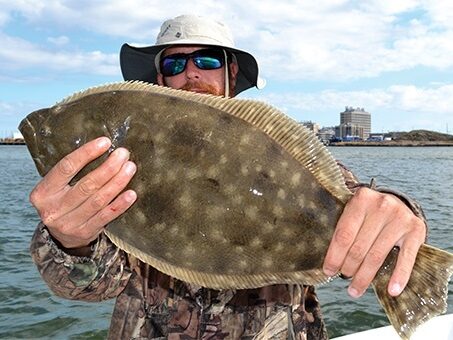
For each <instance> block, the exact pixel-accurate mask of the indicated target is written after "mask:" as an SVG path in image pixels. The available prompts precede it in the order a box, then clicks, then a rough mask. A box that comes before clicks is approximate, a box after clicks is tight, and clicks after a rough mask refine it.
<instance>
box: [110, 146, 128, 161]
mask: <svg viewBox="0 0 453 340" xmlns="http://www.w3.org/2000/svg"><path fill="white" fill-rule="evenodd" d="M112 155H113V156H114V157H118V158H120V159H128V158H129V151H128V150H126V149H124V148H119V149H116V150H115V151H113V152H112Z"/></svg>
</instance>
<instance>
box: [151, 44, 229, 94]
mask: <svg viewBox="0 0 453 340" xmlns="http://www.w3.org/2000/svg"><path fill="white" fill-rule="evenodd" d="M204 48H206V47H202V46H173V47H169V48H167V49H166V50H165V51H164V52H163V53H162V56H161V59H162V58H163V57H165V56H168V55H171V54H176V53H185V54H189V53H192V52H194V51H198V50H201V49H204ZM225 67H226V66H225V65H224V66H222V67H221V68H218V69H214V70H201V69H199V68H198V67H197V66H196V65H195V64H194V62H193V60H192V59H189V60H188V61H187V65H186V68H185V69H184V71H183V72H181V73H179V74H177V75H174V76H168V77H164V76H163V75H162V74H161V73H159V74H158V75H157V83H158V84H159V85H162V86H168V87H171V88H174V89H182V90H187V91H192V92H198V93H206V94H213V95H217V96H221V95H224V93H225ZM231 68H232V70H231V71H232V72H231V73H232V74H234V76H230V83H231V84H230V86H233V85H234V80H235V76H236V73H237V65H236V64H232V66H231ZM234 70H236V71H234ZM231 80H232V82H231Z"/></svg>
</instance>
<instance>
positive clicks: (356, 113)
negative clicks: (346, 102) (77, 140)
mask: <svg viewBox="0 0 453 340" xmlns="http://www.w3.org/2000/svg"><path fill="white" fill-rule="evenodd" d="M337 129H338V131H337V132H336V135H337V136H338V137H340V138H342V139H351V138H352V139H356V138H360V139H363V140H366V139H368V137H369V136H370V131H371V114H370V113H369V112H366V111H365V110H364V109H363V108H353V107H351V106H346V107H345V110H344V112H341V113H340V125H339V126H338V128H337Z"/></svg>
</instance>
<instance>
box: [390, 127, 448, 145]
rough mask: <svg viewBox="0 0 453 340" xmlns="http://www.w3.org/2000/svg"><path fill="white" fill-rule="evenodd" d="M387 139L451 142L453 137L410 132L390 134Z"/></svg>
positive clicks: (444, 134)
mask: <svg viewBox="0 0 453 340" xmlns="http://www.w3.org/2000/svg"><path fill="white" fill-rule="evenodd" d="M388 136H389V137H391V138H392V140H394V141H417V142H427V141H435V142H453V135H450V134H446V133H440V132H435V131H429V130H412V131H409V132H390V133H389V134H388Z"/></svg>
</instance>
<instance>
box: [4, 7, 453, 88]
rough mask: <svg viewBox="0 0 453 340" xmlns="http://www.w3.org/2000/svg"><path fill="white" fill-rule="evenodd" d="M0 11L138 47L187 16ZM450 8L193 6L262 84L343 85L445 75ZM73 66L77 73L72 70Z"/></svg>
mask: <svg viewBox="0 0 453 340" xmlns="http://www.w3.org/2000/svg"><path fill="white" fill-rule="evenodd" d="M3 2H4V0H0V3H3ZM5 6H6V7H5V8H4V9H2V10H0V23H1V22H2V21H3V22H6V21H11V20H12V19H11V16H12V13H13V12H14V13H16V14H15V15H16V16H17V15H19V14H20V16H22V17H23V18H24V20H25V22H27V23H28V24H29V25H32V26H33V27H38V28H39V27H41V28H47V29H51V28H55V29H58V30H59V31H60V32H61V33H62V34H61V35H62V36H64V35H67V34H66V33H64V32H69V31H72V30H79V31H81V30H82V31H87V32H92V33H93V34H100V35H104V36H111V37H115V38H123V39H124V40H128V41H131V40H132V41H137V43H138V44H141V45H143V44H151V43H153V41H154V39H155V36H156V34H157V32H158V30H159V25H160V24H161V22H162V20H163V19H165V18H168V17H172V16H175V15H178V14H181V13H193V12H194V5H193V3H191V2H187V1H176V2H175V1H173V2H162V1H157V0H152V1H149V0H148V1H146V0H135V1H128V2H124V1H119V0H116V1H106V0H105V1H94V2H86V1H85V2H78V1H68V0H67V1H64V0H59V1H58V0H54V1H46V2H44V1H33V2H29V1H25V0H23V1H16V2H14V4H7V3H6V2H5ZM452 6H453V5H451V2H450V1H446V0H444V1H438V0H431V1H422V0H402V1H397V2H392V1H378V0H375V1H367V2H364V3H362V2H353V1H346V0H336V1H327V0H323V1H316V2H300V1H289V0H288V1H281V2H279V3H278V5H276V3H275V1H274V0H248V1H244V0H233V1H229V2H221V3H219V2H215V1H212V0H200V1H198V2H197V6H196V10H197V14H201V15H208V16H214V18H216V19H220V20H223V21H225V22H227V23H228V24H229V25H230V26H231V27H232V30H233V32H234V35H235V37H236V41H237V43H238V45H239V46H240V47H242V48H245V49H247V50H250V51H253V52H254V53H255V54H256V55H257V56H258V57H259V60H260V64H261V68H262V70H263V75H264V76H266V77H267V78H275V79H279V80H285V79H292V80H304V79H319V80H331V79H338V80H347V79H359V78H361V77H377V76H379V75H381V74H383V73H386V72H393V71H400V70H408V69H411V68H413V67H416V66H420V65H422V66H427V67H433V68H434V69H436V70H443V69H446V68H452V67H453V59H452V58H451V55H452V52H453V45H452V44H451V41H453V24H451V23H452V22H453V14H451V13H453V10H452ZM82 9H83V10H82ZM175 9H177V12H176V10H175ZM18 13H19V14H18ZM7 16H10V18H9V20H7V19H5V18H6V17H7ZM2 18H3V19H2ZM48 39H49V41H51V42H52V43H56V42H57V43H62V42H65V40H64V39H63V40H58V41H56V40H55V38H48ZM41 52H42V50H41ZM38 55H42V54H41V53H38ZM64 56H65V55H64V54H63V57H64ZM91 57H92V56H91V53H90V52H80V53H79V55H78V56H77V57H76V58H74V59H75V61H76V62H77V60H79V59H80V58H82V59H83V58H86V60H87V61H88V60H91V59H90V58H91ZM114 62H117V60H115V61H114ZM87 64H89V63H87ZM98 66H99V65H98ZM69 67H71V65H69ZM74 67H75V68H78V66H77V63H76V65H75V66H74ZM104 69H105V67H104ZM109 69H110V68H109ZM96 70H99V68H97V67H92V68H88V70H87V71H90V72H96ZM104 72H105V71H104ZM107 72H112V71H111V70H110V71H107Z"/></svg>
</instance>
